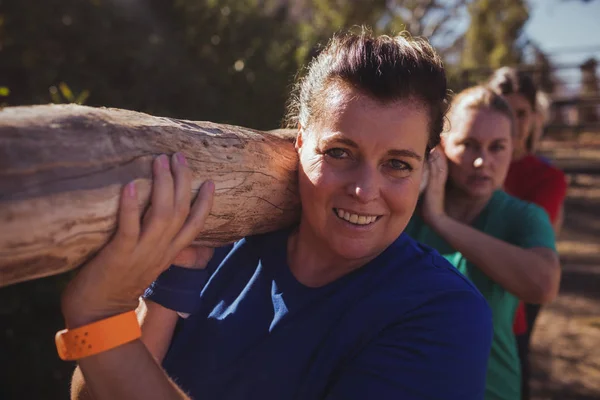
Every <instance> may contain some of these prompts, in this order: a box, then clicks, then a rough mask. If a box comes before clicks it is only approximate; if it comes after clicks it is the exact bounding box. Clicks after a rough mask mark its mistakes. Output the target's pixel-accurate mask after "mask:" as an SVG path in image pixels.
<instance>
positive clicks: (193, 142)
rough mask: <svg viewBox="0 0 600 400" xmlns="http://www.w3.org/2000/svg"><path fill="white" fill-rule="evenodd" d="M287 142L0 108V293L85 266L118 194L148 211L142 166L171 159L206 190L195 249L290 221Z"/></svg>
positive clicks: (112, 219) (93, 115)
mask: <svg viewBox="0 0 600 400" xmlns="http://www.w3.org/2000/svg"><path fill="white" fill-rule="evenodd" d="M291 138H292V134H291V133H290V132H285V131H277V132H275V133H274V134H270V133H267V132H261V131H256V130H251V129H247V128H241V127H237V126H231V125H223V124H215V123H211V122H192V121H186V120H176V119H172V118H161V117H154V116H150V115H147V114H143V113H139V112H133V111H126V110H119V109H108V108H91V107H83V106H78V105H43V106H30V107H9V108H5V109H3V110H0V227H1V228H0V286H5V285H8V284H12V283H16V282H21V281H25V280H30V279H34V278H39V277H43V276H48V275H52V274H57V273H60V272H64V271H67V270H70V269H73V268H76V267H77V266H78V265H80V264H82V263H83V262H85V261H86V260H87V259H89V258H90V257H91V256H92V255H93V254H94V253H96V252H97V251H98V250H99V249H100V248H101V247H102V246H103V245H104V244H106V242H107V241H108V240H109V239H110V237H111V235H112V234H113V232H114V230H115V227H116V215H117V208H118V202H119V195H120V191H121V189H122V187H123V185H124V184H126V183H127V182H130V181H131V180H134V179H135V180H136V183H137V188H138V193H139V198H140V204H141V206H142V209H144V208H146V207H147V206H148V204H149V198H150V192H151V183H152V182H151V176H152V170H151V165H152V159H153V158H154V157H155V156H157V155H159V154H161V153H166V154H172V153H174V152H176V151H180V152H182V153H183V154H185V156H186V157H187V159H188V162H189V164H190V167H191V169H192V171H193V190H194V192H196V191H197V189H198V188H199V186H200V185H201V184H202V182H204V181H205V180H206V179H212V180H214V182H215V194H216V196H215V202H214V207H213V210H212V212H211V215H210V217H209V218H208V220H207V225H206V228H205V231H204V233H203V234H202V236H201V237H200V238H198V240H199V242H200V243H202V244H205V245H211V246H219V245H223V244H226V243H230V242H233V241H235V240H237V239H239V238H241V237H244V236H247V235H251V234H259V233H263V232H268V231H272V230H276V229H279V228H282V227H285V226H289V225H291V224H293V223H294V222H295V221H297V219H298V216H299V210H300V204H299V199H298V194H297V165H298V158H297V154H296V152H295V150H294V147H293V144H292V142H293V140H292V139H291Z"/></svg>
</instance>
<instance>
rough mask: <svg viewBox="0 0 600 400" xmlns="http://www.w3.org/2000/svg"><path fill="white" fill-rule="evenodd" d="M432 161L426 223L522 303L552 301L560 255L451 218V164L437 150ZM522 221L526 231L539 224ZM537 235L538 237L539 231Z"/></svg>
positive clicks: (425, 216) (424, 215)
mask: <svg viewBox="0 0 600 400" xmlns="http://www.w3.org/2000/svg"><path fill="white" fill-rule="evenodd" d="M429 162H430V166H429V170H430V173H429V183H428V186H427V189H426V191H425V197H424V202H423V207H422V216H423V219H424V220H425V223H426V224H428V225H429V226H431V227H432V228H433V230H435V231H436V232H437V233H438V234H439V235H440V236H442V237H443V238H444V239H445V240H446V241H447V242H448V243H449V244H450V245H451V246H452V247H453V248H454V249H456V250H457V251H458V252H460V253H462V254H463V255H464V256H465V258H467V259H468V260H469V261H471V262H472V263H473V264H475V265H476V266H477V267H478V268H479V269H481V270H482V271H483V272H484V273H485V274H486V275H487V276H489V277H490V278H491V279H493V280H494V281H495V282H497V283H498V284H499V285H500V286H502V287H503V288H504V289H506V290H507V291H509V292H511V293H513V294H514V295H515V296H517V297H518V298H520V299H521V300H523V301H525V302H528V303H534V304H542V303H548V302H550V301H552V300H553V299H554V298H555V297H556V295H557V294H558V289H559V286H560V263H559V259H558V256H557V255H556V253H555V252H554V251H553V250H552V249H550V248H545V247H531V248H528V249H524V248H521V247H518V246H515V245H512V244H509V243H506V242H504V241H502V240H500V239H496V238H494V237H492V236H490V235H487V234H485V233H483V232H480V231H478V230H476V229H474V228H472V227H470V226H468V225H465V224H463V223H461V222H459V221H457V220H455V219H453V218H451V217H449V216H447V215H446V212H445V208H444V202H445V185H446V180H447V177H448V165H447V161H446V157H445V155H444V153H443V150H442V149H440V148H437V149H436V150H435V151H434V152H433V153H432V155H431V157H430V160H429ZM522 222H523V229H525V228H528V226H527V225H528V224H529V223H531V224H535V223H536V222H538V221H536V220H533V221H531V220H524V221H522ZM533 228H535V227H533ZM548 228H550V229H551V226H550V225H548ZM533 232H534V234H535V229H534V231H533ZM525 234H527V232H525Z"/></svg>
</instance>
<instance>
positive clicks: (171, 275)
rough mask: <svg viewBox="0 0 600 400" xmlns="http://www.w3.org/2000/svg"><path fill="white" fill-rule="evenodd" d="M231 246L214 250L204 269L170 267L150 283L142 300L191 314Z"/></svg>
mask: <svg viewBox="0 0 600 400" xmlns="http://www.w3.org/2000/svg"><path fill="white" fill-rule="evenodd" d="M232 247H233V245H229V246H225V247H220V248H217V249H215V252H214V254H213V257H212V258H211V260H210V261H209V263H208V265H207V266H206V268H204V269H193V268H184V267H178V266H176V265H171V266H170V267H169V268H168V269H167V270H166V271H164V272H163V273H162V274H160V276H159V277H158V278H157V279H156V280H155V281H154V282H152V284H151V285H150V286H149V287H148V288H147V289H146V291H145V292H144V294H143V296H142V297H143V298H145V299H148V300H152V301H154V302H155V303H158V304H160V305H162V306H163V307H166V308H169V309H171V310H175V311H177V312H179V313H185V314H191V313H193V312H194V311H195V310H197V308H198V306H199V304H200V293H201V292H202V289H203V288H204V286H205V285H206V282H208V279H209V278H210V277H211V275H212V274H213V273H214V272H215V270H216V269H217V268H218V266H219V265H220V264H221V262H222V261H223V259H224V258H225V257H226V256H227V254H229V252H230V251H231V249H232Z"/></svg>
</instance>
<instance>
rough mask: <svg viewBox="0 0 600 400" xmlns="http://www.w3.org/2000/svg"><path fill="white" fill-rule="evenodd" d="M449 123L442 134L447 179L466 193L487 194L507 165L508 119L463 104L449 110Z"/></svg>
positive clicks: (499, 182) (509, 147)
mask: <svg viewBox="0 0 600 400" xmlns="http://www.w3.org/2000/svg"><path fill="white" fill-rule="evenodd" d="M450 123H451V130H450V132H448V133H446V134H445V135H444V136H443V137H442V146H443V148H444V153H445V154H446V157H447V158H448V179H449V180H450V183H451V184H452V185H453V186H454V187H455V188H457V189H459V190H461V191H462V192H464V193H465V194H467V195H468V196H470V197H474V198H479V197H487V196H491V194H492V193H493V192H494V191H495V190H496V189H499V188H500V187H502V185H503V183H504V179H505V178H506V174H507V172H508V168H509V166H510V161H511V155H512V145H511V122H510V119H509V118H508V117H507V116H505V115H504V114H502V113H500V112H498V111H494V110H490V109H488V108H480V109H470V108H463V109H458V110H455V111H453V112H452V114H451V115H450Z"/></svg>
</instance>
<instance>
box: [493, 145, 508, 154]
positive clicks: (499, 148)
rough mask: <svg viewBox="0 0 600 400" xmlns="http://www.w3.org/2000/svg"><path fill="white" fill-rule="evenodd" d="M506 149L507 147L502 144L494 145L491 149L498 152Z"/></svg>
mask: <svg viewBox="0 0 600 400" xmlns="http://www.w3.org/2000/svg"><path fill="white" fill-rule="evenodd" d="M504 149H505V147H504V146H502V145H497V146H492V148H491V150H492V151H493V152H494V153H497V152H499V151H502V150H504Z"/></svg>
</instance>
